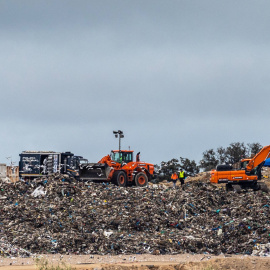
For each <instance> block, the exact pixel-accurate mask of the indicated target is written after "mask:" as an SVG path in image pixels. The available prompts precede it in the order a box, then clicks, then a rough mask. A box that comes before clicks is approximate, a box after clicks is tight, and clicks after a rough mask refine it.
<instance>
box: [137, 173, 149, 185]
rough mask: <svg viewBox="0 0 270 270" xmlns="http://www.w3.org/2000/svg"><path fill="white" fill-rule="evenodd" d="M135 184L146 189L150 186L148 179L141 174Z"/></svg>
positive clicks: (138, 174)
mask: <svg viewBox="0 0 270 270" xmlns="http://www.w3.org/2000/svg"><path fill="white" fill-rule="evenodd" d="M135 184H136V186H137V187H145V186H147V184H148V177H147V175H146V174H145V173H143V172H139V173H137V174H136V176H135Z"/></svg>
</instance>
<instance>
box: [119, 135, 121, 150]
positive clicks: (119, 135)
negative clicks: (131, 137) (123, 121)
mask: <svg viewBox="0 0 270 270" xmlns="http://www.w3.org/2000/svg"><path fill="white" fill-rule="evenodd" d="M120 151H121V134H119V153H120Z"/></svg>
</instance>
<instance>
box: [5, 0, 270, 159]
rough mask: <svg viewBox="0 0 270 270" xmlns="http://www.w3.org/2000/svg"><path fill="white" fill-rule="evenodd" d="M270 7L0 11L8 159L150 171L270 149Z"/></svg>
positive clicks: (105, 1)
mask: <svg viewBox="0 0 270 270" xmlns="http://www.w3.org/2000/svg"><path fill="white" fill-rule="evenodd" d="M269 10H270V1H269V0H256V1H254V0H253V1H250V0H237V1H236V0H231V1H230V0H224V1H217V0H203V1H202V0H178V1H176V0H169V1H165V0H163V1H161V0H133V1H131V0H130V1H129V0H96V1H95V0H92V1H91V0H88V1H83V0H76V1H75V0H73V1H69V0H63V1H61V0H57V1H55V0H53V1H50V0H46V1H39V0H33V1H30V0H24V1H13V0H0V63H1V64H0V88H1V106H0V112H1V113H0V119H1V120H0V121H1V147H0V149H1V151H0V162H2V163H8V162H9V161H8V160H7V159H6V157H9V156H12V159H13V161H16V162H18V161H19V154H20V152H22V151H23V150H43V151H44V150H52V151H71V152H73V153H75V154H77V155H82V156H84V157H85V158H88V159H89V161H91V162H97V161H99V160H100V159H101V158H102V157H103V156H104V155H106V154H109V152H110V150H111V149H117V148H118V140H117V139H116V138H114V136H113V133H112V131H113V130H118V129H120V130H123V131H124V134H125V138H124V139H123V140H122V148H123V149H124V148H125V149H128V147H129V146H130V148H131V149H133V150H134V151H135V152H138V151H140V152H141V159H142V160H144V161H147V162H151V163H154V164H159V163H160V162H161V161H168V160H169V159H171V158H179V157H180V156H181V157H186V158H190V159H195V160H196V161H199V160H200V159H201V158H202V153H203V151H205V150H207V149H210V148H217V147H219V146H224V147H227V146H228V145H229V144H230V143H232V142H238V141H239V142H244V143H252V142H259V143H261V144H262V145H269V144H270V125H269V108H270V92H269V85H270V76H269V71H270V16H269Z"/></svg>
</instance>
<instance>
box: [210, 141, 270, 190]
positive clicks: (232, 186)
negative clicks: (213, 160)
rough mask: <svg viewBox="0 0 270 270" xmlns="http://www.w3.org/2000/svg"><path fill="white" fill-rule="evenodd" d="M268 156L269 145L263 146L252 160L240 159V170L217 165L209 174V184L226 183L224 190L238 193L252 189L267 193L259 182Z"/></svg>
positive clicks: (269, 151)
mask: <svg viewBox="0 0 270 270" xmlns="http://www.w3.org/2000/svg"><path fill="white" fill-rule="evenodd" d="M269 156H270V145H268V146H265V147H263V148H262V149H261V151H260V152H259V153H258V154H256V155H255V156H254V157H253V158H247V159H242V160H241V161H240V168H238V169H233V167H232V166H230V165H218V166H217V167H216V170H212V171H211V172H210V175H211V176H210V182H211V183H216V184H219V183H226V190H227V191H230V190H235V191H236V192H240V191H241V190H242V189H247V188H252V189H254V190H259V189H261V190H263V191H265V192H268V188H267V185H266V184H265V183H263V182H259V181H258V180H261V177H262V175H261V169H262V166H263V164H264V161H265V160H266V159H267V158H268V157H269Z"/></svg>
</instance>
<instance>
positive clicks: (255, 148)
mask: <svg viewBox="0 0 270 270" xmlns="http://www.w3.org/2000/svg"><path fill="white" fill-rule="evenodd" d="M247 145H248V154H249V156H250V157H252V156H254V155H256V154H257V153H259V152H260V151H261V149H262V148H263V146H262V145H261V144H260V143H258V142H257V143H248V144H247Z"/></svg>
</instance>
